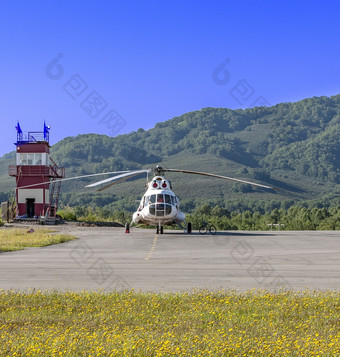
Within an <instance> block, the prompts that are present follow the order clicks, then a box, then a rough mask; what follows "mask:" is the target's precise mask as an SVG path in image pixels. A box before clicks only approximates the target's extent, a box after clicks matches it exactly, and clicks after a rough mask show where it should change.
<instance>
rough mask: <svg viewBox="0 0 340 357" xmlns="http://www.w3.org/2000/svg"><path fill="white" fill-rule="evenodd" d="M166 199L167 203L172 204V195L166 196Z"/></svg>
mask: <svg viewBox="0 0 340 357" xmlns="http://www.w3.org/2000/svg"><path fill="white" fill-rule="evenodd" d="M164 198H165V203H169V204H171V199H170V195H164Z"/></svg>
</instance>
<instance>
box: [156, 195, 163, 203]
mask: <svg viewBox="0 0 340 357" xmlns="http://www.w3.org/2000/svg"><path fill="white" fill-rule="evenodd" d="M157 202H164V197H163V194H158V195H157Z"/></svg>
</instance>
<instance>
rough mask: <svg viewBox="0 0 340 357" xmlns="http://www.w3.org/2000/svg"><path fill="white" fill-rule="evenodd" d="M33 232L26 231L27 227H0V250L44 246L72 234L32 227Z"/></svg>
mask: <svg viewBox="0 0 340 357" xmlns="http://www.w3.org/2000/svg"><path fill="white" fill-rule="evenodd" d="M33 229H34V232H32V233H27V231H28V230H29V229H28V228H26V229H23V228H20V229H19V228H2V229H0V252H10V251H14V250H20V249H25V248H28V247H44V246H46V245H51V244H57V243H64V242H67V241H69V240H72V239H76V238H75V237H73V236H70V235H67V234H59V233H57V234H56V233H54V232H53V231H52V230H48V229H44V228H39V227H38V228H35V227H34V228H33Z"/></svg>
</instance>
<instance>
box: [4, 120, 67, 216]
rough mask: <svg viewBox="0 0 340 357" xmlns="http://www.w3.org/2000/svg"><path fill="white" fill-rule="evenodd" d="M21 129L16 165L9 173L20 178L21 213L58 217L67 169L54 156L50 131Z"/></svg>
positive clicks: (18, 208) (17, 189) (18, 213)
mask: <svg viewBox="0 0 340 357" xmlns="http://www.w3.org/2000/svg"><path fill="white" fill-rule="evenodd" d="M16 129H17V142H16V144H15V145H16V147H17V150H16V151H17V153H16V165H11V166H10V167H9V175H10V176H13V177H15V179H16V202H17V216H19V217H27V218H36V217H40V216H45V215H46V214H48V216H55V214H56V211H57V209H58V201H59V193H60V185H61V182H60V181H58V179H61V178H63V177H65V169H64V168H60V167H58V166H57V165H56V164H55V162H54V161H53V160H52V159H51V158H50V145H49V130H50V127H49V126H47V125H46V124H45V123H44V131H43V132H28V133H27V134H26V135H24V133H23V132H22V130H21V128H20V125H19V123H18V124H17V126H16Z"/></svg>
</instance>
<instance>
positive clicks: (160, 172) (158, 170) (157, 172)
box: [154, 165, 166, 176]
mask: <svg viewBox="0 0 340 357" xmlns="http://www.w3.org/2000/svg"><path fill="white" fill-rule="evenodd" d="M165 171H166V170H165V169H163V167H162V166H160V165H157V166H156V167H155V168H154V172H155V175H159V176H164V172H165Z"/></svg>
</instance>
